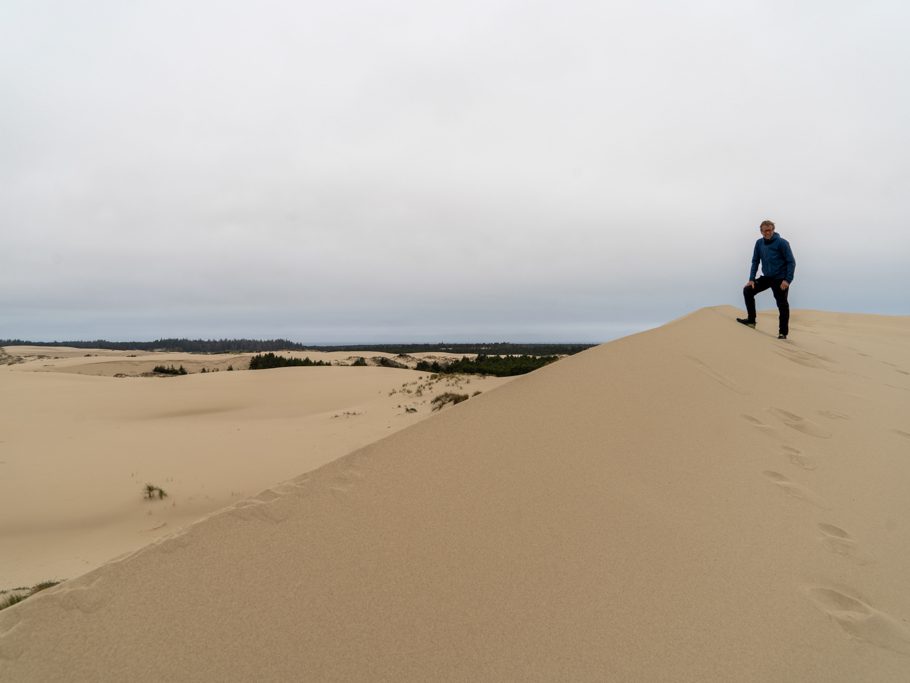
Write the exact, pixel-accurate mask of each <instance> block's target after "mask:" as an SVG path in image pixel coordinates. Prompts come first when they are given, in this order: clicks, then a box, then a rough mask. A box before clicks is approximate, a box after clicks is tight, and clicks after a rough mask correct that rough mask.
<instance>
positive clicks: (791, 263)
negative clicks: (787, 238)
mask: <svg viewBox="0 0 910 683" xmlns="http://www.w3.org/2000/svg"><path fill="white" fill-rule="evenodd" d="M784 260H785V261H786V262H787V277H786V280H787V283H788V285H789V283H791V282H793V274H794V273H795V272H796V259H795V258H793V250H792V249H791V248H790V243H789V242H784Z"/></svg>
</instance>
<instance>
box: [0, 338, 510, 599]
mask: <svg viewBox="0 0 910 683" xmlns="http://www.w3.org/2000/svg"><path fill="white" fill-rule="evenodd" d="M6 351H7V354H8V355H9V356H13V357H16V358H20V359H22V360H21V362H18V363H16V364H13V365H0V590H4V589H10V588H14V587H18V586H32V585H34V584H36V583H38V582H39V581H45V580H60V579H68V578H74V577H76V576H79V575H80V574H83V573H85V572H86V571H88V570H89V569H92V568H94V567H96V566H98V565H100V564H101V563H103V562H106V561H108V560H110V559H112V558H113V557H115V556H117V555H120V554H122V553H125V552H127V551H131V550H135V549H137V548H140V547H142V546H144V545H146V544H147V543H149V542H151V541H153V540H155V539H156V538H159V537H161V536H163V535H167V534H169V533H172V532H173V531H175V530H177V529H179V528H180V527H182V526H185V525H186V524H188V523H191V522H193V521H195V520H197V519H199V518H200V517H203V516H205V515H207V514H209V513H211V512H213V511H215V510H218V509H220V508H223V507H224V506H226V505H229V504H232V503H234V502H237V501H238V500H241V499H242V498H245V497H248V496H252V495H255V494H257V493H259V492H260V491H261V490H262V489H264V488H266V487H268V486H271V485H273V484H275V483H278V482H281V481H284V480H286V479H288V478H290V477H293V476H296V475H299V474H301V473H303V472H306V471H309V470H312V469H314V468H316V467H319V466H321V465H323V464H325V463H327V462H329V461H331V460H333V459H335V458H338V457H340V456H342V455H345V454H346V453H350V452H351V451H352V450H354V449H356V448H359V447H361V446H363V445H365V444H368V443H371V442H373V441H376V440H377V439H381V438H383V437H385V436H387V435H388V434H391V433H393V432H395V431H397V430H399V429H402V428H403V427H407V426H409V425H412V424H414V423H415V422H417V421H419V420H421V419H423V418H425V417H428V416H429V415H430V414H431V413H432V409H431V404H430V402H431V400H432V398H433V397H434V396H435V395H437V394H439V393H442V392H444V391H457V392H460V393H468V394H471V393H473V392H475V391H487V390H490V389H492V388H494V387H496V386H499V385H500V384H502V383H504V382H506V381H508V380H505V379H497V378H486V379H481V378H478V377H463V376H462V377H458V378H449V377H440V378H438V379H437V380H430V379H429V377H430V375H429V374H428V373H418V372H415V371H413V370H401V369H391V368H380V367H305V368H282V369H274V370H257V371H255V372H252V371H243V372H240V371H235V372H226V369H227V368H228V367H230V366H233V367H235V368H238V369H239V368H241V367H248V366H249V355H250V354H246V355H242V356H238V355H223V356H219V355H212V356H205V355H194V354H176V353H172V354H162V353H157V354H144V353H142V352H119V351H101V350H85V349H67V348H60V347H53V348H49V347H7V348H6ZM86 354H88V355H86ZM282 355H285V356H287V355H300V356H303V355H304V354H300V353H297V352H295V353H283V354H282ZM308 355H309V356H310V357H312V358H313V359H314V360H316V359H317V358H318V359H320V360H326V361H331V362H344V360H345V359H346V357H347V354H319V353H317V354H313V353H310V354H308ZM381 355H385V356H388V355H389V354H381ZM159 364H160V365H166V366H167V365H173V366H175V367H179V366H181V365H183V366H184V367H186V368H187V369H188V370H189V371H190V372H199V370H200V369H201V368H202V367H206V368H207V369H208V371H209V372H208V373H206V374H192V375H186V376H181V377H140V376H138V375H140V374H141V373H143V372H150V371H151V370H152V368H154V366H155V365H159ZM215 369H220V370H221V371H220V372H218V373H214V372H212V371H213V370H215ZM124 373H127V374H129V375H135V376H128V377H115V375H117V374H124ZM146 483H150V484H152V485H154V486H158V487H160V488H162V489H164V491H165V492H166V493H167V494H168V496H167V498H165V499H163V500H151V501H149V500H145V499H143V497H142V490H143V487H144V485H145V484H146ZM0 598H2V595H0Z"/></svg>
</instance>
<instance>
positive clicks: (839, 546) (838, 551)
mask: <svg viewBox="0 0 910 683" xmlns="http://www.w3.org/2000/svg"><path fill="white" fill-rule="evenodd" d="M818 530H819V531H821V532H822V545H823V546H825V548H826V549H827V550H830V551H831V552H832V553H834V554H835V555H843V556H844V557H854V556H855V555H856V541H855V540H853V537H852V536H851V535H850V534H848V533H847V532H846V531H844V530H843V529H841V528H840V527H839V526H834V525H833V524H826V523H824V522H821V523H819V525H818Z"/></svg>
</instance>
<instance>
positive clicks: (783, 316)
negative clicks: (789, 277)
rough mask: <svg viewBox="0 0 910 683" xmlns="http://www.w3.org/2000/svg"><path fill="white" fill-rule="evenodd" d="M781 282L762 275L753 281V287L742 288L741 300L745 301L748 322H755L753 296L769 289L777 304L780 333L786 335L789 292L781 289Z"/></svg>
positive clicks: (787, 329)
mask: <svg viewBox="0 0 910 683" xmlns="http://www.w3.org/2000/svg"><path fill="white" fill-rule="evenodd" d="M782 282H783V280H777V279H775V278H770V277H765V276H764V275H762V276H761V277H760V278H758V279H757V280H756V281H755V287H749V286H748V285H746V286H745V287H743V298H745V300H746V313H747V314H748V317H749V320H755V295H756V294H758V293H759V292H764V291H765V290H766V289H770V290H771V293H772V294H773V295H774V301H776V302H777V310H779V311H780V333H781V334H788V333H789V332H790V304H788V303H787V294H788V293H789V292H790V290H789V289H781V288H780V284H781V283H782Z"/></svg>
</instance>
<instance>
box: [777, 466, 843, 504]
mask: <svg viewBox="0 0 910 683" xmlns="http://www.w3.org/2000/svg"><path fill="white" fill-rule="evenodd" d="M762 474H764V475H765V476H766V477H767V478H768V479H770V480H771V481H772V482H773V483H774V484H776V485H777V486H779V487H780V488H781V489H783V490H784V492H785V493H786V494H787V495H788V496H793V497H794V498H797V499H799V500H802V501H805V502H807V503H811V504H812V505H815V506H817V507H820V508H822V509H825V508H827V507H828V504H827V503H826V502H825V500H824V499H823V498H822V497H821V496H819V495H818V494H817V493H815V492H813V491H810V490H809V489H807V488H806V487H805V486H803V485H801V484H797V483H796V482H795V481H790V480H789V479H787V477H785V476H784V475H782V474H781V473H780V472H774V471H772V470H765V471H764V472H762Z"/></svg>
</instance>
